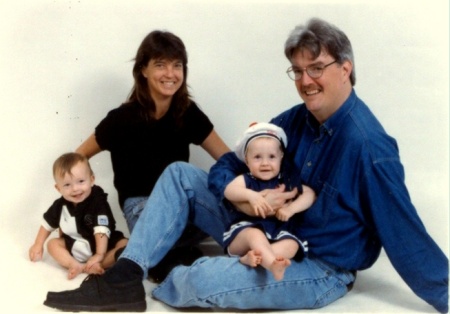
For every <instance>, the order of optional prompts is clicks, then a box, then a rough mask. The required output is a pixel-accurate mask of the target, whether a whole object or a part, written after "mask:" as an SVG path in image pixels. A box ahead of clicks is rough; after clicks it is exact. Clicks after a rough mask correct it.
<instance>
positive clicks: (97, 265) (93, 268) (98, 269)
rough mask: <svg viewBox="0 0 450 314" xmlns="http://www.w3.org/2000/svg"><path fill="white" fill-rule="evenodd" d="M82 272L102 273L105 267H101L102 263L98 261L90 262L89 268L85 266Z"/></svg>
mask: <svg viewBox="0 0 450 314" xmlns="http://www.w3.org/2000/svg"><path fill="white" fill-rule="evenodd" d="M84 272H85V273H87V274H95V275H103V273H104V272H105V269H103V267H102V265H100V263H95V264H92V266H91V267H90V268H85V269H84Z"/></svg>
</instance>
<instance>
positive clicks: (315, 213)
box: [302, 182, 338, 228]
mask: <svg viewBox="0 0 450 314" xmlns="http://www.w3.org/2000/svg"><path fill="white" fill-rule="evenodd" d="M337 195H338V191H337V189H336V188H334V187H333V186H331V185H330V184H328V183H327V182H324V183H323V185H322V190H321V191H320V192H319V194H318V195H317V199H316V201H315V202H314V204H313V205H312V206H311V207H310V208H309V209H308V210H306V211H305V212H304V215H303V219H302V220H303V225H305V226H308V227H314V228H321V227H324V226H325V225H326V224H327V223H328V221H329V219H330V215H331V211H332V208H333V207H334V206H336V200H337Z"/></svg>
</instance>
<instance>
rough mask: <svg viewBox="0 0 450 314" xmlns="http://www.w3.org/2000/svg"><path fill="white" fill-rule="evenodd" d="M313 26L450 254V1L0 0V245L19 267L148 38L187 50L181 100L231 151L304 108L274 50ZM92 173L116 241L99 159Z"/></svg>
mask: <svg viewBox="0 0 450 314" xmlns="http://www.w3.org/2000/svg"><path fill="white" fill-rule="evenodd" d="M335 2H336V3H335ZM314 16H317V17H320V18H323V19H326V20H328V21H330V22H332V23H333V24H336V25H337V26H338V27H340V28H341V29H342V30H343V31H345V32H346V33H347V35H348V36H349V38H350V40H351V42H352V44H353V48H354V52H355V61H356V74H357V84H356V86H355V88H356V91H357V94H358V95H359V96H360V97H361V98H362V99H363V100H364V101H365V102H366V103H367V104H368V105H369V106H370V107H371V108H372V110H373V111H374V112H375V114H376V115H377V116H378V118H379V119H380V121H381V122H382V123H383V125H384V126H385V128H386V130H387V131H388V133H390V134H391V135H393V136H394V137H395V138H396V139H397V140H398V143H399V146H400V153H401V157H402V160H403V163H404V166H405V169H406V180H407V184H408V186H409V188H410V193H411V197H412V199H413V201H414V203H415V204H416V206H417V209H418V212H419V214H420V216H421V217H422V219H423V221H424V223H425V225H426V227H427V229H428V230H429V232H430V233H431V234H432V236H433V237H434V238H435V240H436V241H437V242H438V244H439V245H440V246H441V248H442V249H443V250H444V251H445V252H446V253H447V255H448V221H449V219H448V218H449V217H448V216H449V207H448V205H449V168H448V166H449V159H448V157H449V144H448V143H449V50H448V46H449V24H448V18H449V6H448V3H447V0H435V1H433V0H428V1H423V0H419V1H412V2H410V1H387V2H384V1H377V4H372V3H371V4H367V2H366V1H360V2H359V1H339V3H337V1H331V0H330V1H298V0H291V1H288V0H281V1H280V0H278V1H276V0H272V1H268V0H266V1H263V0H258V1H250V0H241V1H226V0H221V1H208V0H202V1H200V0H197V1H195V0H184V1H182V0H180V1H169V0H165V1H144V0H142V1H107V0H104V1H99V0H97V1H95V0H94V1H81V0H80V1H68V0H58V1H50V0H48V1H45V0H35V1H23V0H18V1H14V2H10V1H8V2H5V1H2V3H1V4H0V17H1V18H0V69H1V71H0V86H1V91H0V100H1V109H0V121H1V123H0V127H1V132H0V140H1V145H2V153H1V157H0V158H1V159H0V167H1V168H0V171H1V191H2V196H1V198H0V202H1V203H0V215H1V216H0V224H1V225H0V226H1V231H0V232H1V233H2V234H3V236H2V238H7V241H12V242H13V243H14V244H15V245H16V246H17V250H18V252H20V254H22V253H23V256H25V254H26V251H27V250H28V247H29V246H30V244H31V242H32V241H33V239H34V236H35V234H36V232H37V229H38V227H39V223H40V217H41V215H42V213H43V212H44V211H45V210H46V209H47V207H48V206H49V205H50V203H51V202H52V201H53V200H54V199H55V198H56V197H58V194H57V193H56V191H55V190H54V189H53V184H54V183H53V179H52V175H51V166H52V163H53V160H54V159H55V158H56V157H57V156H59V155H60V154H61V153H63V152H66V151H70V150H74V149H75V148H76V147H77V146H78V145H79V144H80V143H81V142H82V141H83V140H84V139H85V138H86V137H87V136H88V135H89V134H91V133H92V132H93V130H94V127H95V126H96V125H97V123H98V122H99V121H100V119H102V118H103V117H104V116H105V115H106V113H107V112H108V111H109V110H110V109H112V108H114V107H117V106H118V105H119V104H120V103H121V102H123V101H124V100H125V99H126V97H127V95H128V93H129V91H130V88H131V86H132V76H131V68H132V65H133V62H132V61H131V59H133V57H134V55H135V52H136V50H137V48H138V46H139V44H140V42H141V40H142V39H143V38H144V36H145V35H146V34H147V33H148V32H150V31H151V30H154V29H166V30H169V31H172V32H174V33H175V34H177V35H178V36H180V37H181V38H182V39H183V41H184V43H185V44H186V46H187V50H188V54H189V75H188V84H189V86H190V88H191V92H192V94H193V95H194V97H195V100H196V101H197V102H198V104H199V105H200V106H201V108H202V109H203V110H204V111H205V112H206V113H207V114H208V115H209V117H210V118H211V120H212V121H213V123H214V124H215V127H216V130H217V131H218V132H219V134H221V135H222V137H223V138H224V140H225V141H226V142H227V143H228V144H229V145H230V146H233V145H234V142H235V139H236V138H237V137H238V136H239V134H240V133H241V132H242V130H243V129H244V128H245V127H246V126H247V125H248V123H250V122H252V121H257V120H258V121H267V120H269V119H270V118H271V117H273V116H274V115H276V114H278V113H279V112H281V111H283V110H285V109H287V108H289V107H291V106H292V105H295V104H297V103H299V102H300V98H299V96H298V95H297V93H296V90H295V88H294V84H293V82H292V81H290V80H289V78H288V77H287V76H286V73H285V70H286V68H287V67H288V66H289V63H288V61H287V60H286V59H285V57H284V55H283V44H284V41H285V39H286V37H287V35H288V33H289V32H290V31H291V29H292V28H293V27H294V26H295V25H297V24H300V23H303V22H305V21H306V20H307V19H309V18H310V17H314ZM192 162H193V163H195V164H197V165H199V166H201V167H202V168H204V169H206V170H207V169H209V167H210V165H211V164H212V162H213V160H212V159H211V158H210V157H209V156H207V155H206V154H205V153H204V152H203V151H201V150H199V149H198V148H193V150H192ZM92 165H93V168H94V171H95V172H96V176H97V183H98V184H100V185H101V186H103V187H104V188H105V189H106V190H107V192H108V193H109V195H110V202H111V204H112V206H113V207H114V210H115V212H116V217H117V219H118V220H119V225H120V228H122V230H124V229H125V225H124V224H123V221H122V218H121V217H120V210H119V207H118V204H117V195H116V192H115V190H114V187H113V185H112V171H111V164H110V161H109V154H108V153H102V154H100V155H98V156H96V157H94V158H93V159H92ZM6 234H8V236H7V237H6Z"/></svg>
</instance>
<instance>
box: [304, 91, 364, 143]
mask: <svg viewBox="0 0 450 314" xmlns="http://www.w3.org/2000/svg"><path fill="white" fill-rule="evenodd" d="M355 100H356V93H355V90H354V89H352V92H351V93H350V96H349V97H348V98H347V100H346V101H345V102H344V103H343V104H342V106H341V107H340V108H339V109H338V110H337V111H336V112H335V113H334V114H333V115H332V116H331V117H329V118H328V120H326V121H325V122H324V123H323V124H322V125H320V124H319V122H318V121H317V120H316V118H314V116H313V115H312V114H311V113H310V112H309V111H308V113H307V124H308V125H309V127H310V128H311V129H313V130H314V131H315V132H320V133H321V134H328V135H329V136H333V133H334V132H335V131H336V130H337V129H338V128H339V127H340V125H341V124H342V123H343V121H344V117H345V116H347V115H348V113H349V112H350V111H351V110H352V108H353V106H354V105H355V103H356V101H355Z"/></svg>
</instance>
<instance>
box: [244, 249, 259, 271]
mask: <svg viewBox="0 0 450 314" xmlns="http://www.w3.org/2000/svg"><path fill="white" fill-rule="evenodd" d="M239 260H240V262H241V263H242V264H244V265H248V266H251V267H256V266H258V265H259V264H261V252H260V251H258V250H250V251H248V252H247V254H245V255H244V256H241V258H240V259H239Z"/></svg>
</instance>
